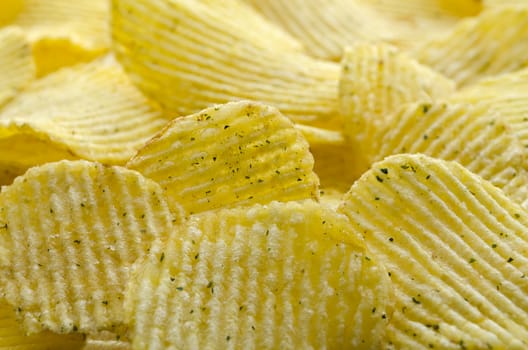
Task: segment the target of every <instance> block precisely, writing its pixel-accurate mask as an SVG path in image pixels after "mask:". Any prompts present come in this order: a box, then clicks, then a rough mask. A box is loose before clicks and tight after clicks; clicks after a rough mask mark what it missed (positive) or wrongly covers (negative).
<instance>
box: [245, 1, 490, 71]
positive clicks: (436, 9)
mask: <svg viewBox="0 0 528 350" xmlns="http://www.w3.org/2000/svg"><path fill="white" fill-rule="evenodd" d="M244 1H245V2H247V3H249V4H251V5H252V6H253V7H254V8H255V9H257V10H258V11H259V12H260V13H262V15H263V16H264V17H266V18H268V19H269V20H270V21H272V22H274V23H276V24H277V25H279V26H280V27H282V28H284V30H286V31H287V32H289V33H290V34H291V35H293V36H294V37H296V38H298V39H299V40H300V41H301V42H302V43H304V45H305V48H306V50H307V51H308V52H309V53H310V54H311V55H312V56H315V57H319V58H322V59H328V60H336V61H337V60H339V59H340V58H341V55H342V54H343V48H344V47H345V46H347V45H350V44H353V43H357V42H367V41H368V42H379V41H385V42H390V43H393V44H395V45H398V46H400V47H412V46H413V45H415V43H416V42H419V41H422V40H423V39H425V38H429V37H431V36H434V35H437V34H438V33H441V32H443V31H445V30H447V29H448V28H450V26H452V25H453V24H454V23H456V21H458V20H459V19H460V18H463V17H464V16H467V15H475V14H477V13H478V12H479V11H480V8H481V5H480V4H478V2H476V1H474V0H462V1H456V4H454V3H455V1H454V0H446V1H437V0H428V1H424V0H414V1H401V0H384V1H379V0H376V1H373V0H371V1H368V0H334V1H331V2H329V1H327V0H267V1H261V0H244ZM387 28H390V29H389V30H388V29H387Z"/></svg>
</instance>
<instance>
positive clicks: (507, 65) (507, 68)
mask: <svg viewBox="0 0 528 350" xmlns="http://www.w3.org/2000/svg"><path fill="white" fill-rule="evenodd" d="M413 55H414V56H415V57H416V58H417V59H418V60H419V61H420V62H422V63H423V64H426V65H429V66H431V67H432V68H433V69H436V70H437V71H439V72H441V73H442V74H445V75H446V76H447V77H449V78H451V79H453V80H454V81H456V82H457V83H458V84H459V85H468V84H471V83H474V82H475V81H477V80H479V79H481V78H483V77H486V76H490V75H496V74H500V73H507V72H512V71H516V70H518V69H521V68H523V67H525V66H527V65H528V6H516V7H512V6H510V7H508V6H504V7H498V8H496V9H495V8H494V9H489V10H487V11H484V12H482V14H480V15H479V16H478V17H475V18H470V19H465V20H462V21H461V22H460V23H458V24H457V25H456V26H455V27H454V28H453V29H452V31H450V32H449V33H448V34H447V35H445V36H443V37H442V38H437V39H433V40H429V41H428V42H425V43H424V44H423V45H420V46H418V47H417V48H416V49H415V50H413Z"/></svg>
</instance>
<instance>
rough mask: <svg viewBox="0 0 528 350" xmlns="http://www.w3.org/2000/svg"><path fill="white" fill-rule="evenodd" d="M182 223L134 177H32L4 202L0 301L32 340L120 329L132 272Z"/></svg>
mask: <svg viewBox="0 0 528 350" xmlns="http://www.w3.org/2000/svg"><path fill="white" fill-rule="evenodd" d="M174 208H176V207H174ZM181 217H182V213H181V212H175V213H174V214H172V213H171V212H170V211H169V208H168V205H167V203H166V202H165V199H164V196H163V193H162V190H161V188H160V187H159V186H158V185H157V184H156V183H154V182H153V181H151V180H148V179H145V178H144V177H142V176H141V175H140V174H139V173H137V172H134V171H130V170H128V169H125V168H121V167H117V166H114V167H105V166H103V165H100V164H98V163H92V162H88V161H62V162H57V163H49V164H46V165H43V166H41V167H35V168H32V169H30V170H28V172H27V173H26V174H25V175H24V176H21V177H18V178H17V179H16V180H15V182H14V183H13V184H12V185H11V186H7V187H3V189H2V192H1V193H0V236H1V237H0V238H1V239H0V242H1V243H0V251H1V252H2V255H1V259H0V260H1V261H0V286H1V287H0V292H1V294H2V296H5V298H6V300H7V302H9V303H10V304H11V305H13V307H14V308H15V309H17V310H18V311H19V313H20V316H21V317H22V318H23V324H24V327H25V328H26V329H27V331H28V332H29V333H35V332H38V331H41V330H43V329H49V330H51V331H55V332H59V333H67V332H77V331H78V332H83V333H90V332H95V331H98V330H101V329H111V330H113V329H116V330H118V328H119V326H120V324H121V323H122V321H123V314H122V312H123V305H122V302H123V293H124V289H125V284H126V281H127V278H128V269H129V267H130V265H131V264H132V263H133V262H134V261H135V260H136V259H137V258H140V257H142V256H143V255H145V253H146V252H147V251H148V250H149V249H150V246H151V244H152V243H153V242H154V241H155V240H159V239H163V237H164V236H166V235H167V234H168V233H169V232H170V231H171V230H172V225H173V221H174V222H179V221H181Z"/></svg>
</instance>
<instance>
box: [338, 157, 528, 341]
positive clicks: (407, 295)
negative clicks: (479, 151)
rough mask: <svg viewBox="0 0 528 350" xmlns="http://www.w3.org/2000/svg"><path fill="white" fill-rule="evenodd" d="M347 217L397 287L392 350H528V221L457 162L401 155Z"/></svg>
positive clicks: (377, 168) (365, 188)
mask: <svg viewBox="0 0 528 350" xmlns="http://www.w3.org/2000/svg"><path fill="white" fill-rule="evenodd" d="M340 212H342V213H344V214H346V215H347V216H348V217H349V219H350V221H351V222H352V224H353V225H354V226H355V230H356V231H357V232H359V233H362V234H363V237H364V239H365V241H366V244H367V248H368V249H370V251H371V253H372V255H373V258H374V259H376V260H378V261H380V262H381V263H383V264H384V265H385V267H386V269H387V271H388V275H389V276H390V278H391V280H392V285H393V288H394V301H395V303H396V306H395V309H394V310H395V311H394V314H393V317H392V319H391V320H390V322H389V326H388V330H387V336H386V343H387V344H386V345H387V346H386V347H384V348H389V349H390V348H393V349H430V348H434V349H461V348H463V349H525V348H526V346H527V344H528V279H527V278H526V275H527V274H528V258H527V256H528V255H527V253H528V235H527V233H528V213H527V212H526V211H525V210H524V209H523V208H522V207H521V206H519V205H518V204H516V203H515V202H513V201H511V200H510V199H509V198H508V197H507V196H506V195H505V194H504V193H503V192H502V191H501V190H499V189H498V188H496V187H494V186H493V185H492V184H491V183H489V182H488V181H485V180H483V179H482V178H481V177H479V176H477V175H475V174H473V173H471V172H470V171H468V170H467V169H466V168H464V167H462V166H461V165H460V164H458V163H456V162H447V161H443V160H438V159H433V158H429V157H427V156H424V155H408V154H405V155H395V156H391V157H389V158H386V159H385V160H383V161H382V162H379V163H376V164H374V165H373V166H372V169H371V170H369V171H368V172H367V173H365V174H364V176H363V177H362V178H361V179H360V180H359V181H357V182H356V183H355V184H354V185H353V186H352V188H351V190H350V192H349V193H348V194H347V195H346V199H345V201H344V204H343V206H342V207H341V208H340Z"/></svg>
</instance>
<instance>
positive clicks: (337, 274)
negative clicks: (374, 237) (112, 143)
mask: <svg viewBox="0 0 528 350" xmlns="http://www.w3.org/2000/svg"><path fill="white" fill-rule="evenodd" d="M350 230H351V226H350V223H349V222H348V221H347V220H346V218H345V217H344V216H343V215H339V214H336V213H335V212H334V211H333V210H331V209H327V208H325V207H323V206H321V205H320V204H317V203H315V202H313V201H311V200H308V201H304V202H301V203H297V202H291V203H279V202H272V203H270V204H268V205H264V206H263V205H254V206H251V207H237V208H232V209H221V210H218V211H210V212H206V213H201V214H197V215H193V216H191V217H190V219H189V220H188V221H187V222H186V223H185V224H184V225H182V226H180V227H178V228H177V229H176V230H175V231H174V233H173V234H172V235H171V237H170V238H169V240H168V243H167V244H166V245H165V246H164V247H163V249H162V250H161V253H160V252H159V251H158V252H157V254H155V255H149V258H148V259H146V261H145V262H144V263H143V264H142V265H140V266H139V267H136V269H135V273H133V277H132V279H131V282H130V284H129V286H128V289H127V294H126V301H125V308H126V314H127V317H128V318H127V320H128V321H129V324H130V325H131V326H130V333H131V338H132V344H133V348H134V349H147V348H148V349H167V348H174V349H176V348H187V349H210V348H240V349H317V348H321V349H322V348H327V349H345V348H353V349H375V348H378V346H379V342H380V339H381V338H382V336H383V334H384V330H385V328H386V324H387V320H388V319H389V317H390V313H391V312H392V309H391V307H390V302H391V299H390V296H391V289H390V285H389V284H388V277H387V272H386V270H385V269H384V268H383V266H382V265H380V264H378V263H377V262H376V260H375V259H372V258H371V256H370V255H368V253H367V252H366V251H365V250H364V247H363V242H362V241H361V239H360V238H359V237H357V236H352V234H351V231H350Z"/></svg>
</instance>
